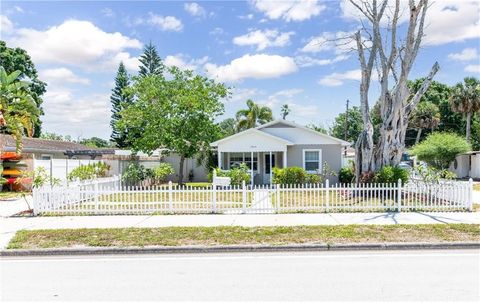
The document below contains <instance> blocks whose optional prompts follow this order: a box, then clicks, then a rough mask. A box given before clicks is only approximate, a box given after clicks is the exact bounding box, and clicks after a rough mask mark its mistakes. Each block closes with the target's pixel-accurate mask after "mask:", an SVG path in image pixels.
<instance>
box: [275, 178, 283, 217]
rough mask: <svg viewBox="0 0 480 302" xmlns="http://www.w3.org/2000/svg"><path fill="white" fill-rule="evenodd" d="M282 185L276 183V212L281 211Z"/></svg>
mask: <svg viewBox="0 0 480 302" xmlns="http://www.w3.org/2000/svg"><path fill="white" fill-rule="evenodd" d="M281 186H282V185H281V184H276V185H275V189H276V192H275V209H276V213H277V214H278V213H280V189H281V188H282V187H281Z"/></svg>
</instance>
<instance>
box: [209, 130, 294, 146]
mask: <svg viewBox="0 0 480 302" xmlns="http://www.w3.org/2000/svg"><path fill="white" fill-rule="evenodd" d="M252 132H254V133H258V134H260V135H263V136H266V137H269V138H271V139H274V140H277V141H279V142H281V143H284V144H286V145H293V143H292V142H291V141H288V140H286V139H283V138H281V137H278V136H275V135H271V134H269V133H266V132H263V131H260V130H257V129H256V128H250V129H247V130H245V131H242V132H239V133H236V134H234V135H230V136H227V137H225V138H222V139H221V140H218V141H215V142H213V143H211V144H210V146H211V147H217V146H218V144H219V143H223V142H225V141H228V140H231V139H233V138H236V137H238V136H242V135H245V134H248V133H252Z"/></svg>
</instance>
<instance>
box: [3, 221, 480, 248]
mask: <svg viewBox="0 0 480 302" xmlns="http://www.w3.org/2000/svg"><path fill="white" fill-rule="evenodd" d="M455 241H477V242H478V241H480V225H479V224H436V225H383V226H377V225H345V226H291V227H234V226H224V227H165V228H120V229H66V230H34V231H26V230H24V231H19V232H17V233H16V234H15V236H14V237H13V239H12V240H11V241H10V243H9V245H8V247H7V248H8V249H40V248H61V247H128V246H140V247H143V246H186V245H197V246H198V245H208V246H219V245H246V244H271V245H284V244H306V243H329V244H334V243H384V242H455Z"/></svg>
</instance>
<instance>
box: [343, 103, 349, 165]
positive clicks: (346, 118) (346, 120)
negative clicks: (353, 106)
mask: <svg viewBox="0 0 480 302" xmlns="http://www.w3.org/2000/svg"><path fill="white" fill-rule="evenodd" d="M349 103H350V100H348V99H347V106H346V110H345V133H344V140H345V141H347V135H348V104H349ZM344 152H345V153H344V154H345V156H347V147H345V151H344Z"/></svg>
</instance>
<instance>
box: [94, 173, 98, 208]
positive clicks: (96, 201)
mask: <svg viewBox="0 0 480 302" xmlns="http://www.w3.org/2000/svg"><path fill="white" fill-rule="evenodd" d="M93 199H94V201H95V213H97V212H98V181H95V184H94V195H93Z"/></svg>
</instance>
